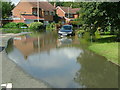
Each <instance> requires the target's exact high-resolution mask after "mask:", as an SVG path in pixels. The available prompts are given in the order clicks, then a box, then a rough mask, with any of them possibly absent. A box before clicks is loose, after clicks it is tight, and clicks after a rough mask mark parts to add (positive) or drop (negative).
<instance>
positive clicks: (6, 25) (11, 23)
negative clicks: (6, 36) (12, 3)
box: [3, 22, 18, 28]
mask: <svg viewBox="0 0 120 90" xmlns="http://www.w3.org/2000/svg"><path fill="white" fill-rule="evenodd" d="M3 27H4V28H18V27H17V23H14V22H10V23H8V24H5V25H4V26H3Z"/></svg>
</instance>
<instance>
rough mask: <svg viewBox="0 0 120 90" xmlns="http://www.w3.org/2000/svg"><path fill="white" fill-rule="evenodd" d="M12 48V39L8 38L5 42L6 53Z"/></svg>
mask: <svg viewBox="0 0 120 90" xmlns="http://www.w3.org/2000/svg"><path fill="white" fill-rule="evenodd" d="M12 50H13V39H12V38H11V39H9V40H8V43H7V48H6V53H10V52H11V51H12Z"/></svg>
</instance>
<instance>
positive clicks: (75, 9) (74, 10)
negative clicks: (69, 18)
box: [59, 6, 80, 14]
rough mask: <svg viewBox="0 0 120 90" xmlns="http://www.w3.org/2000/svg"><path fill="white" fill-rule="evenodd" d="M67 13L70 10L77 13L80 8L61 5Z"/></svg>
mask: <svg viewBox="0 0 120 90" xmlns="http://www.w3.org/2000/svg"><path fill="white" fill-rule="evenodd" d="M59 7H60V8H61V9H62V10H63V11H64V12H65V13H68V11H69V13H75V14H76V13H77V12H78V11H79V10H80V8H70V7H61V6H59Z"/></svg>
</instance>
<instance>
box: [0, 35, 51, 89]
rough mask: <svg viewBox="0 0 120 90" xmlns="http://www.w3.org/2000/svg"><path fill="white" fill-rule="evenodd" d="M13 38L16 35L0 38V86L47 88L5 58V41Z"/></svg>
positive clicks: (44, 84) (43, 83)
mask: <svg viewBox="0 0 120 90" xmlns="http://www.w3.org/2000/svg"><path fill="white" fill-rule="evenodd" d="M17 35H22V34H17ZM14 36H16V35H13V34H9V35H3V36H0V37H2V38H0V41H2V43H1V42H0V43H1V44H0V47H1V51H0V84H6V83H12V85H13V86H12V87H13V88H49V86H48V85H47V84H46V83H45V82H43V81H42V80H37V79H35V78H33V77H32V76H30V75H29V74H27V73H26V72H24V71H23V70H22V69H21V68H20V67H19V66H17V65H16V64H15V63H14V62H13V61H12V60H10V59H9V58H8V57H7V54H6V52H5V50H4V48H5V47H6V45H7V41H8V40H9V39H10V38H11V37H14ZM1 39H2V40H1ZM2 50H3V51H2ZM1 88H2V87H0V89H1Z"/></svg>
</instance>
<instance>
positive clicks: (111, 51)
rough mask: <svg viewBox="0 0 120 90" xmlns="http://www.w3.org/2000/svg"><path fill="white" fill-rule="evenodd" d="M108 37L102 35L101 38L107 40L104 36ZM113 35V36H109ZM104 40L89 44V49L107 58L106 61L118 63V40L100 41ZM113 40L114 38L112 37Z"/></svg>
mask: <svg viewBox="0 0 120 90" xmlns="http://www.w3.org/2000/svg"><path fill="white" fill-rule="evenodd" d="M108 37H110V35H109V36H105V35H104V36H102V37H101V39H104V40H105V41H106V40H107V39H106V38H108ZM111 37H113V36H111ZM104 40H100V41H98V42H96V43H93V44H91V45H90V46H89V49H90V50H92V51H93V52H95V53H97V54H99V55H102V56H104V57H106V58H107V60H108V61H111V62H112V63H115V64H117V65H120V63H119V62H120V61H118V58H119V56H118V50H119V48H118V46H119V44H120V43H119V42H112V41H111V42H109V40H108V42H102V41H104ZM113 40H114V39H113Z"/></svg>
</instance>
